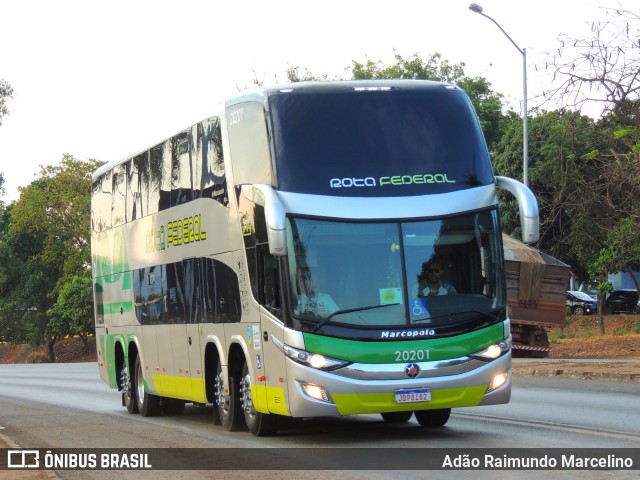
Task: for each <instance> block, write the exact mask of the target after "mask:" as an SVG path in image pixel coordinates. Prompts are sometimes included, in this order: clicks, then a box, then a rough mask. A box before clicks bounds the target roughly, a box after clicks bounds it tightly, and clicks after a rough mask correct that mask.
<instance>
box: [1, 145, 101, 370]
mask: <svg viewBox="0 0 640 480" xmlns="http://www.w3.org/2000/svg"><path fill="white" fill-rule="evenodd" d="M99 165H100V163H99V162H97V161H95V160H88V161H86V162H83V161H79V160H76V159H75V158H73V157H72V156H71V155H64V156H63V158H62V160H61V162H60V165H57V166H49V167H41V173H40V177H39V178H38V179H37V180H35V181H34V182H32V183H31V184H30V185H29V186H27V187H24V188H21V189H20V198H19V199H18V201H17V202H15V203H14V204H12V206H11V208H10V209H9V213H8V216H7V218H8V220H7V222H6V228H5V229H4V232H3V236H2V237H1V238H0V293H2V295H1V296H0V327H2V328H3V331H2V335H4V336H6V337H8V338H9V339H10V341H13V342H25V341H26V342H29V343H31V344H34V345H39V344H42V343H45V342H46V343H47V344H48V347H49V357H50V361H52V362H53V361H55V355H54V344H55V342H56V340H57V339H58V338H60V337H61V336H62V335H64V334H67V333H75V332H77V330H78V328H79V325H80V324H81V323H82V322H81V321H80V319H79V318H78V316H79V313H78V312H80V311H83V312H87V311H89V310H87V309H84V310H82V309H80V308H79V307H74V309H75V310H74V313H73V314H71V313H70V314H68V315H62V313H61V310H60V308H62V307H61V305H63V304H64V305H68V306H69V305H73V304H74V301H76V300H77V299H79V298H85V299H86V296H85V297H83V296H82V295H81V293H82V292H84V294H85V295H86V293H87V292H86V288H85V289H84V290H83V288H82V287H83V284H82V283H81V280H79V279H84V278H86V276H87V275H88V268H89V265H90V252H89V228H88V225H89V224H90V222H89V219H90V193H91V175H92V172H93V171H94V170H95V169H96V168H97V167H98V166H99ZM4 262H6V263H4ZM63 292H64V294H63ZM87 304H88V305H91V303H90V300H88V301H87ZM88 318H89V319H90V318H92V313H91V312H89V314H88ZM87 321H88V320H87ZM64 322H68V324H65V323H64Z"/></svg>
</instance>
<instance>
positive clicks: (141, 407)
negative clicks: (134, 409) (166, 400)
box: [135, 355, 161, 417]
mask: <svg viewBox="0 0 640 480" xmlns="http://www.w3.org/2000/svg"><path fill="white" fill-rule="evenodd" d="M135 372H136V374H135V386H136V392H135V393H136V399H135V401H136V403H137V405H138V411H139V412H140V415H142V416H143V417H156V416H158V415H160V413H161V410H160V397H158V396H157V395H153V394H152V393H147V392H146V391H145V389H144V376H143V375H142V361H141V360H140V355H138V357H137V358H136V369H135Z"/></svg>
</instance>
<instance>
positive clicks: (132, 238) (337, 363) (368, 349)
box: [91, 80, 538, 436]
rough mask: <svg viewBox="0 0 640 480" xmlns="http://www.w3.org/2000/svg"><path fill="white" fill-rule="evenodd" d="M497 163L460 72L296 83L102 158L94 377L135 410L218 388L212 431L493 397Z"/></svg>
mask: <svg viewBox="0 0 640 480" xmlns="http://www.w3.org/2000/svg"><path fill="white" fill-rule="evenodd" d="M498 187H504V188H506V189H507V190H508V191H510V192H511V193H513V194H514V195H515V196H516V198H517V199H518V202H519V205H520V216H521V223H522V231H523V236H524V240H525V241H528V242H534V241H536V240H537V237H538V207H537V203H536V201H535V198H534V197H533V195H532V193H531V192H530V191H529V189H528V188H526V187H525V186H524V185H523V184H521V183H520V182H517V181H515V180H512V179H508V178H504V177H496V176H494V174H493V172H492V167H491V162H490V158H489V154H488V151H487V147H486V144H485V141H484V137H483V135H482V132H481V129H480V126H479V123H478V120H477V117H476V114H475V112H474V110H473V108H472V106H471V103H470V101H469V99H468V97H467V95H466V94H465V93H464V92H463V91H462V90H460V89H459V88H457V87H455V86H452V85H447V84H442V83H437V82H428V81H403V80H398V81H351V82H324V83H323V82H309V83H306V82H303V83H296V84H289V85H281V86H274V87H269V88H260V89H257V90H255V91H250V92H245V93H239V94H236V95H235V96H233V97H231V98H229V99H227V100H226V101H225V102H223V103H222V104H220V105H218V106H217V107H215V109H214V110H213V115H212V116H211V117H209V118H207V119H205V120H203V121H201V122H199V123H197V124H195V125H193V126H192V127H190V128H187V129H186V130H184V131H182V132H180V133H178V134H177V135H175V136H173V137H171V138H169V139H167V140H165V141H163V142H161V143H159V144H157V145H155V146H153V147H152V148H149V149H147V150H144V151H141V152H140V153H138V154H136V155H133V156H131V157H130V158H127V159H124V160H123V161H119V162H115V163H111V164H107V165H105V166H103V167H101V168H100V169H98V170H97V171H96V172H95V174H94V178H93V191H92V214H91V222H92V225H91V228H92V264H93V265H92V266H93V279H94V290H95V292H94V294H95V295H94V296H95V317H96V341H97V347H98V364H99V370H100V376H101V378H102V379H103V380H104V381H105V382H107V383H108V384H109V385H110V386H111V387H113V388H117V389H119V390H120V391H122V399H123V405H124V406H126V408H127V410H128V411H129V412H130V413H138V412H139V413H140V414H141V415H144V416H151V415H158V414H161V413H172V412H179V411H180V410H182V409H183V408H184V405H185V403H186V402H193V403H196V404H213V407H214V408H213V421H214V423H215V424H222V425H223V427H224V428H225V429H226V430H230V431H232V430H239V429H244V428H248V429H249V430H250V431H251V432H252V433H253V434H254V435H259V436H261V435H271V434H274V433H276V431H277V430H278V428H279V425H280V422H279V420H281V418H282V417H283V416H288V417H317V416H332V415H352V414H371V413H377V414H381V415H382V418H383V419H384V420H385V421H388V422H404V421H408V420H409V419H410V418H411V417H412V415H415V418H416V420H417V422H418V423H419V424H420V425H422V426H425V427H437V426H442V425H444V424H445V423H446V422H447V421H448V419H449V415H450V412H451V409H452V408H456V407H469V406H476V405H490V404H499V403H506V402H508V401H509V398H510V391H511V335H510V326H509V319H508V316H507V301H506V293H505V272H504V261H503V250H502V248H503V247H502V243H501V242H502V240H501V229H500V220H499V214H498V199H497V192H496V190H497V188H498Z"/></svg>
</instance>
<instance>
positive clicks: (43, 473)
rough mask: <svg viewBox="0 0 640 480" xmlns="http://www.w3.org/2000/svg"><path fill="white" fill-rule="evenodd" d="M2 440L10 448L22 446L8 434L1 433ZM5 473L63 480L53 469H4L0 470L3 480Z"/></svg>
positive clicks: (31, 477) (28, 477) (0, 476)
mask: <svg viewBox="0 0 640 480" xmlns="http://www.w3.org/2000/svg"><path fill="white" fill-rule="evenodd" d="M0 440H2V441H3V442H4V443H6V444H7V445H8V446H9V448H11V449H21V448H22V447H21V446H20V445H18V444H17V443H16V442H14V441H13V440H11V438H9V437H7V436H6V435H4V434H2V433H0ZM3 473H7V475H10V474H13V473H17V474H20V478H22V479H23V480H31V479H33V480H40V479H47V480H62V479H61V478H60V477H59V476H58V475H57V474H56V472H54V471H53V470H29V471H25V470H13V471H12V470H3V471H2V472H0V480H2V478H3V477H2V474H3ZM10 478H17V477H10Z"/></svg>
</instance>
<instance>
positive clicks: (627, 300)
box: [606, 290, 640, 313]
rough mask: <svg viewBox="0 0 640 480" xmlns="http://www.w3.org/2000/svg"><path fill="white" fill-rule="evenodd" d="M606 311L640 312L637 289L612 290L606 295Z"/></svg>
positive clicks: (639, 299)
mask: <svg viewBox="0 0 640 480" xmlns="http://www.w3.org/2000/svg"><path fill="white" fill-rule="evenodd" d="M606 307H607V313H616V312H627V313H640V294H638V291H637V290H614V291H613V292H611V294H610V295H609V296H608V297H607V303H606Z"/></svg>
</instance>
